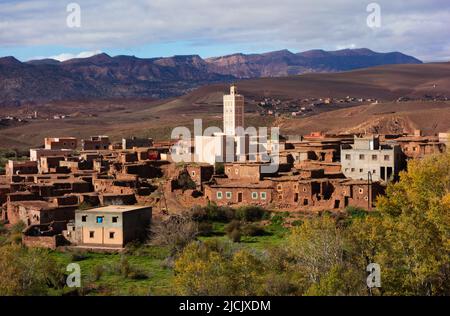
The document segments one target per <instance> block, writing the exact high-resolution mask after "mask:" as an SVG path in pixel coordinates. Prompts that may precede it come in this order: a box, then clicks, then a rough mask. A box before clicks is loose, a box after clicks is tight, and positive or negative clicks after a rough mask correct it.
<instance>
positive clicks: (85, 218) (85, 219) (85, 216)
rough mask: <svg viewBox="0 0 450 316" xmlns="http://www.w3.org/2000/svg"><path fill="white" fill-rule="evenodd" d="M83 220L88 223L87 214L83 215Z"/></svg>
mask: <svg viewBox="0 0 450 316" xmlns="http://www.w3.org/2000/svg"><path fill="white" fill-rule="evenodd" d="M81 221H82V222H84V223H86V222H87V215H83V216H81Z"/></svg>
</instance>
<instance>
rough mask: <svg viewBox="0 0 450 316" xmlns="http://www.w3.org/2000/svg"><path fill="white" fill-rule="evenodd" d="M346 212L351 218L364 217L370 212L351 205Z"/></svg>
mask: <svg viewBox="0 0 450 316" xmlns="http://www.w3.org/2000/svg"><path fill="white" fill-rule="evenodd" d="M345 213H347V215H348V216H350V217H351V218H363V217H365V216H366V215H367V213H368V212H367V211H366V210H365V209H363V208H361V207H355V206H349V207H347V208H346V209H345Z"/></svg>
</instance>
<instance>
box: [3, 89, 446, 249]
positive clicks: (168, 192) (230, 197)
mask: <svg viewBox="0 0 450 316" xmlns="http://www.w3.org/2000/svg"><path fill="white" fill-rule="evenodd" d="M244 106H245V101H244V97H243V96H242V95H239V94H238V93H237V88H236V86H234V85H233V86H231V89H230V94H228V95H225V96H224V126H223V132H220V133H213V134H212V135H211V136H196V137H195V138H194V139H183V140H182V141H181V142H180V141H177V140H174V141H162V142H161V141H155V140H152V139H140V138H136V137H134V138H127V139H123V140H122V141H120V142H112V141H111V139H110V138H109V137H108V136H93V137H90V138H88V139H82V140H80V141H79V140H78V139H76V138H73V137H59V138H56V137H52V138H46V139H45V140H44V147H43V148H37V149H36V148H35V149H30V160H29V161H8V163H7V164H6V166H5V167H6V168H5V169H6V171H5V174H3V175H0V204H1V205H2V208H1V220H2V221H3V222H5V223H6V224H7V225H14V224H17V223H20V222H23V223H25V225H26V227H27V228H26V229H25V230H24V231H23V238H22V241H23V243H24V244H25V245H27V246H30V247H48V248H53V249H54V248H57V247H81V248H84V249H86V248H87V249H103V250H104V249H107V250H111V251H117V250H120V249H122V248H123V247H124V246H125V244H126V243H128V242H130V241H132V240H134V239H141V238H144V237H145V236H144V235H145V231H146V230H147V228H148V226H149V225H151V222H152V217H153V218H155V217H160V216H165V215H167V214H169V215H171V214H176V213H177V212H179V211H181V210H186V209H190V208H191V207H193V206H195V205H207V204H208V203H215V204H217V205H226V206H242V205H257V206H263V207H267V208H268V209H270V210H272V211H275V212H276V211H288V212H302V213H308V212H312V213H313V212H319V211H325V210H327V211H336V212H338V211H342V210H344V209H345V208H347V207H348V206H356V207H362V208H365V209H369V210H371V209H372V208H373V206H374V203H375V201H376V198H377V196H378V195H381V194H384V189H385V185H386V183H387V182H389V181H395V180H396V178H397V177H398V173H399V172H400V171H401V170H402V169H404V168H405V166H406V161H407V160H408V159H420V158H422V157H424V156H425V155H429V154H432V153H436V152H442V151H444V150H445V148H446V142H448V139H449V134H448V133H440V134H439V135H438V136H423V135H422V133H421V132H420V131H414V133H412V134H411V135H330V134H326V133H323V132H315V133H311V134H310V135H303V136H300V135H288V136H285V137H280V139H275V140H272V139H269V140H266V139H265V137H264V136H263V135H250V134H246V133H242V132H239V127H242V128H243V127H245V126H244V125H245V120H244V118H245V116H244V112H245V111H244V110H245V108H244ZM241 130H242V129H241ZM180 143H181V144H182V145H183V146H180ZM250 144H253V145H255V144H257V145H258V146H254V147H257V149H256V150H254V149H252V146H250ZM206 145H207V146H210V147H208V148H210V149H211V148H212V150H211V151H210V152H205V151H203V149H202V148H205V146H206ZM227 146H230V148H231V149H232V150H229V149H228V148H227ZM227 151H229V152H231V154H230V155H229V156H228V157H227V155H226V154H227ZM180 153H183V155H184V157H191V158H192V157H193V158H194V160H193V161H192V160H191V161H189V160H188V159H186V160H185V161H184V162H183V161H181V162H179V161H176V159H174V158H175V157H177V156H179V155H180ZM223 154H225V158H226V159H223V160H222V161H223V162H221V160H220V159H219V158H220V156H221V155H223ZM274 162H276V163H274ZM271 165H275V166H276V168H268V166H271ZM219 167H220V168H219ZM220 170H223V172H220ZM187 180H189V181H187Z"/></svg>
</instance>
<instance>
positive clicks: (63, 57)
mask: <svg viewBox="0 0 450 316" xmlns="http://www.w3.org/2000/svg"><path fill="white" fill-rule="evenodd" d="M101 53H102V51H101V50H95V51H87V52H81V53H78V54H71V53H63V54H59V55H56V56H51V57H48V58H51V59H55V60H59V61H66V60H69V59H74V58H88V57H92V56H95V55H98V54H101Z"/></svg>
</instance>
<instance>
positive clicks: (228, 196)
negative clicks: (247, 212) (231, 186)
mask: <svg viewBox="0 0 450 316" xmlns="http://www.w3.org/2000/svg"><path fill="white" fill-rule="evenodd" d="M226 196H227V199H228V200H231V197H232V196H233V194H232V193H231V192H227V193H226Z"/></svg>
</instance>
